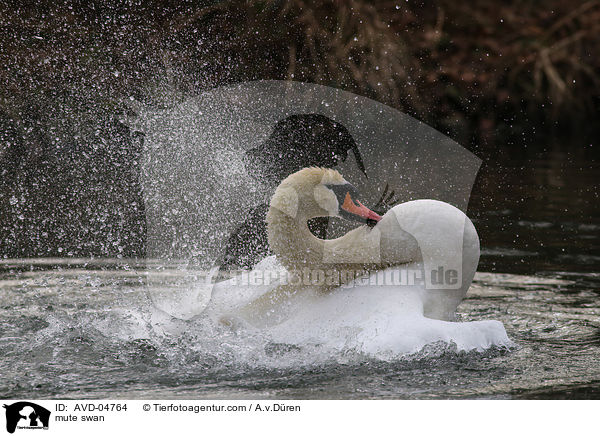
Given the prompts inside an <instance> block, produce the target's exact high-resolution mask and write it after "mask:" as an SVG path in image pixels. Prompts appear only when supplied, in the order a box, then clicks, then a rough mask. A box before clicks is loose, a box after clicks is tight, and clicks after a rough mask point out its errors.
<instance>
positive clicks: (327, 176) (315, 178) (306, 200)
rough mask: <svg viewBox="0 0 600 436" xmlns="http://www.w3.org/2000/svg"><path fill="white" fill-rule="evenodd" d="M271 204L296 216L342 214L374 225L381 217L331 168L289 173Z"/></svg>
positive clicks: (308, 169)
mask: <svg viewBox="0 0 600 436" xmlns="http://www.w3.org/2000/svg"><path fill="white" fill-rule="evenodd" d="M271 207H272V208H274V209H278V210H280V211H281V212H283V213H285V214H286V215H288V216H290V217H292V218H301V219H310V218H315V217H319V216H331V217H341V218H344V219H348V220H353V221H358V222H361V223H363V224H364V223H366V224H368V225H370V226H374V225H375V224H377V223H378V222H379V221H380V220H381V217H380V216H379V215H378V214H376V213H375V212H373V211H372V210H370V209H369V208H367V207H366V206H364V205H363V204H362V203H361V202H360V200H359V195H358V192H357V190H356V188H355V187H354V186H352V184H351V183H349V182H348V181H346V180H345V179H344V178H343V177H342V175H341V174H340V173H339V172H337V171H336V170H333V169H330V168H304V169H303V170H300V171H298V172H296V173H294V174H292V175H290V176H288V177H287V178H286V179H285V180H284V181H283V182H281V184H280V185H279V187H278V188H277V190H276V191H275V194H274V195H273V198H272V199H271Z"/></svg>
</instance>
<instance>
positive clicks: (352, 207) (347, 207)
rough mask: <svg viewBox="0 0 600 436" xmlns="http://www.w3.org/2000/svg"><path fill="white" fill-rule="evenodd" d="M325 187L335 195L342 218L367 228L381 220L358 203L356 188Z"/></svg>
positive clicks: (350, 186)
mask: <svg viewBox="0 0 600 436" xmlns="http://www.w3.org/2000/svg"><path fill="white" fill-rule="evenodd" d="M327 187H328V188H329V189H331V190H332V191H333V192H334V193H335V195H336V197H337V199H338V204H339V205H340V206H339V214H340V216H341V217H342V218H345V219H348V220H353V221H359V222H362V223H366V224H369V226H373V225H375V224H377V222H379V220H381V217H380V216H379V215H377V214H376V213H375V212H373V211H372V210H370V209H369V208H367V207H366V206H364V205H363V204H362V203H361V202H360V201H358V198H357V197H358V195H357V191H356V188H355V187H354V186H352V185H351V184H350V183H346V184H343V185H328V186H327Z"/></svg>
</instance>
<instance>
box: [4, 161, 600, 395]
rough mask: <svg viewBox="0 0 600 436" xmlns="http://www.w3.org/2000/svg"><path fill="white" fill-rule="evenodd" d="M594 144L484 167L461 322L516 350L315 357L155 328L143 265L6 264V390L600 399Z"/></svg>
mask: <svg viewBox="0 0 600 436" xmlns="http://www.w3.org/2000/svg"><path fill="white" fill-rule="evenodd" d="M588 154H589V153H587V152H581V153H578V154H574V153H570V154H569V153H565V152H561V151H554V152H547V153H540V154H539V155H534V156H528V157H527V158H526V159H524V158H523V157H522V156H519V157H514V158H504V159H499V162H498V163H497V164H494V163H492V162H486V163H485V164H484V167H483V168H482V171H481V175H480V178H479V179H478V181H477V184H476V187H475V188H474V191H473V196H472V201H471V205H470V211H469V215H470V216H471V217H472V218H473V220H474V222H475V225H476V227H477V229H478V231H479V233H480V237H481V240H482V258H481V263H480V268H479V270H480V272H479V273H478V274H477V276H476V280H475V283H474V285H473V286H472V288H471V290H470V291H469V294H468V298H467V299H466V300H465V301H464V302H463V303H462V304H461V306H460V307H459V312H460V317H461V320H463V321H467V320H469V321H470V320H488V319H495V320H500V321H501V322H503V323H504V325H505V327H506V330H507V332H508V335H509V337H510V338H511V339H512V340H513V341H514V342H515V347H514V348H512V349H490V350H488V351H485V352H469V353H465V352H456V350H455V349H453V347H452V346H441V345H435V346H431V347H429V348H427V349H425V350H422V351H421V352H419V353H417V354H416V355H412V356H407V357H405V358H399V359H396V360H393V361H380V360H374V359H369V358H364V357H362V356H354V355H351V354H349V355H347V356H345V355H341V356H340V355H338V356H332V357H331V358H328V357H327V356H324V357H323V359H322V360H321V361H319V362H317V363H311V364H308V365H305V364H303V363H302V350H297V349H294V348H293V347H291V348H290V347H287V348H286V347H282V346H280V345H276V344H272V345H266V346H262V347H263V350H262V351H261V353H260V354H259V355H256V354H254V353H252V352H250V351H249V349H250V348H251V347H252V346H255V345H256V344H248V345H247V347H246V346H245V345H244V344H243V343H240V342H239V338H236V335H235V333H233V332H232V333H229V334H224V333H223V332H218V333H219V335H216V334H215V332H210V331H206V332H201V331H194V330H193V329H190V328H189V325H186V323H184V322H180V323H179V324H178V325H177V326H176V329H175V330H176V332H177V333H170V334H157V332H156V330H155V329H153V327H152V323H153V320H152V315H151V312H150V311H149V309H148V308H149V307H150V304H149V301H148V297H147V293H146V288H145V278H144V274H143V265H140V264H139V263H136V262H134V261H126V260H118V259H106V260H92V261H90V260H81V259H37V260H35V259H33V260H28V259H16V260H12V259H5V260H2V261H1V262H0V354H1V355H2V356H3V357H2V358H1V359H0V373H1V374H2V377H0V397H2V398H24V397H27V398H84V397H85V398H106V397H120V398H174V397H186V398H297V399H308V398H600V363H598V362H600V273H599V272H598V264H599V262H598V261H599V260H600V239H599V237H600V231H599V230H600V203H599V201H598V200H599V198H598V196H599V189H598V188H599V187H598V169H599V165H598V161H597V160H596V159H594V158H592V157H590V156H588ZM175 324H177V323H175ZM199 335H202V336H201V337H200V336H199ZM213 335H214V338H213ZM228 335H229V336H228ZM240 355H244V356H246V357H245V358H243V359H239V356H240ZM235 356H237V357H235Z"/></svg>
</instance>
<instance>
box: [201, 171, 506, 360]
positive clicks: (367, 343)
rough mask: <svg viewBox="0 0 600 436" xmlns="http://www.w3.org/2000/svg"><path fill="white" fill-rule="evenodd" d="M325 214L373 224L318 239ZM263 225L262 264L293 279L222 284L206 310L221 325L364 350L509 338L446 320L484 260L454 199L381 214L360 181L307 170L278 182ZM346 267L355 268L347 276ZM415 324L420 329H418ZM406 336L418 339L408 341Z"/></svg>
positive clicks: (488, 324)
mask: <svg viewBox="0 0 600 436" xmlns="http://www.w3.org/2000/svg"><path fill="white" fill-rule="evenodd" d="M319 216H341V217H343V218H348V219H357V220H359V221H362V222H363V223H365V222H368V223H369V224H370V225H362V226H360V227H358V228H356V229H354V230H352V231H350V232H348V233H347V234H345V235H344V236H342V237H340V238H337V239H332V240H322V239H318V238H317V237H315V236H314V235H313V234H312V233H311V232H310V230H309V229H308V225H307V221H308V220H309V219H311V218H314V217H319ZM267 224H268V237H269V245H270V247H271V249H272V250H273V252H274V253H275V256H276V261H275V260H274V259H268V260H267V261H266V262H263V265H260V266H259V267H258V270H261V269H262V270H263V271H267V272H271V273H272V272H273V271H274V270H276V271H278V272H279V273H280V274H279V276H278V277H280V278H281V277H285V278H286V279H287V283H282V282H281V280H279V283H276V284H275V285H270V286H267V285H264V286H260V285H258V286H240V285H239V283H229V284H224V286H220V288H222V290H219V291H217V292H214V293H213V300H212V301H211V308H210V309H209V312H212V313H213V314H216V315H218V316H220V317H221V318H220V319H221V321H225V322H232V320H234V321H235V320H237V321H241V322H243V323H247V324H250V326H254V327H256V328H259V329H263V330H268V332H269V333H270V334H271V335H272V336H273V338H275V340H278V341H281V342H292V343H306V342H307V341H308V342H315V341H316V342H322V341H324V342H326V343H328V344H329V345H332V346H335V347H338V348H339V347H341V348H343V347H346V346H348V345H349V344H350V343H354V345H355V346H354V348H358V349H361V350H363V351H367V352H380V351H386V350H387V351H390V350H392V351H396V352H407V351H416V349H418V348H419V347H422V346H423V345H425V344H427V343H431V342H435V341H438V340H443V341H454V342H456V343H458V344H459V345H461V344H462V346H464V347H463V348H465V349H471V348H485V347H487V346H489V345H491V344H493V343H497V344H509V343H510V341H509V340H508V338H507V337H506V332H505V331H504V328H503V326H502V324H501V323H498V322H496V321H480V322H474V323H453V322H449V321H450V320H453V319H454V317H455V311H456V308H457V306H458V304H459V303H460V301H461V300H462V299H463V298H464V296H465V294H466V292H467V290H468V288H469V286H470V284H471V281H472V279H473V276H474V274H475V270H476V268H477V264H478V260H479V238H478V237H477V232H476V231H475V228H474V226H473V224H472V222H471V221H470V220H469V219H468V218H467V217H466V216H465V215H464V214H463V213H462V212H461V211H460V210H458V209H456V208H455V207H453V206H451V205H449V204H446V203H443V202H440V201H435V200H417V201H411V202H407V203H404V204H400V205H398V206H396V207H394V208H393V209H391V210H390V211H388V212H387V213H386V214H385V215H384V216H383V218H382V217H380V216H379V215H377V214H376V213H374V212H372V211H370V210H369V209H367V208H366V207H365V206H363V205H362V204H361V203H360V202H359V201H358V200H357V199H356V190H355V189H354V187H353V186H352V185H351V184H350V183H348V182H347V181H346V180H344V178H343V177H342V176H341V175H340V174H339V173H338V172H337V171H335V170H331V169H323V168H305V169H303V170H301V171H299V172H297V173H294V174H292V175H290V176H289V177H288V178H286V179H285V180H284V181H283V182H282V183H281V184H280V186H279V187H278V188H277V190H276V191H275V193H274V195H273V197H272V199H271V204H270V209H269V212H268V214H267ZM283 271H286V272H287V273H288V274H287V275H285V276H284V275H283V274H282V272H283ZM315 271H316V272H317V273H314V274H313V272H315ZM348 271H352V272H358V274H356V275H350V274H345V273H346V272H348ZM402 271H404V272H405V274H404V275H402ZM321 272H323V273H321ZM386 275H387V278H388V279H390V278H391V279H392V280H391V282H390V283H378V279H379V278H381V279H382V280H383V281H384V282H385V280H386ZM262 277H263V278H264V276H262ZM411 277H412V278H413V279H415V281H414V282H410V279H411ZM327 278H330V279H334V280H332V281H331V282H328V281H327ZM398 278H400V282H397V280H398ZM335 279H337V280H338V281H337V282H336V280H335ZM393 279H396V282H394V280H393ZM403 279H404V282H403V281H402V280H403ZM223 289H224V290H226V291H224V290H223ZM232 289H235V291H233V292H232ZM223 314H227V316H225V317H223ZM415 326H421V327H422V328H417V330H414V329H415ZM383 330H386V331H387V333H385V334H382V331H383ZM377 332H379V333H377ZM407 334H408V335H409V336H410V337H412V338H413V339H415V338H417V339H418V340H413V341H409V343H408V345H407V343H406V342H405V340H406V335H407ZM411 335H412V336H411ZM461 338H462V339H461ZM465 338H467V339H465ZM398 340H400V341H401V343H400V344H399V343H398V342H397V341H398ZM461 341H462V342H461ZM336 344H337V345H336ZM482 344H484V345H482Z"/></svg>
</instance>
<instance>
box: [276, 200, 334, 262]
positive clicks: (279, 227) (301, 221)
mask: <svg viewBox="0 0 600 436" xmlns="http://www.w3.org/2000/svg"><path fill="white" fill-rule="evenodd" d="M309 219H310V218H308V217H306V216H302V215H298V216H296V217H291V216H290V215H288V214H287V213H285V212H282V211H281V210H278V209H277V208H273V207H271V208H270V209H269V212H268V213H267V233H268V237H269V246H270V247H271V250H273V253H275V255H276V256H277V259H278V260H279V262H281V264H282V265H283V266H285V267H286V268H287V269H288V270H289V271H292V270H297V269H301V268H318V267H320V266H321V265H322V263H323V252H324V249H325V245H326V243H328V242H330V241H326V240H323V239H319V238H317V237H316V236H314V235H313V234H312V232H311V231H310V229H309V228H308V220H309Z"/></svg>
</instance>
